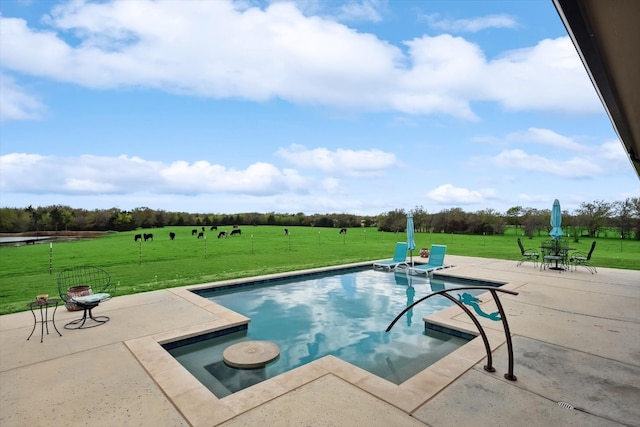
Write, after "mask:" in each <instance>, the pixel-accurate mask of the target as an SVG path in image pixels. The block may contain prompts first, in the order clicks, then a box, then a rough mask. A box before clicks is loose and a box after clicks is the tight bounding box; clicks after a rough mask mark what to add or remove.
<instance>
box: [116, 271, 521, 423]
mask: <svg viewBox="0 0 640 427" xmlns="http://www.w3.org/2000/svg"><path fill="white" fill-rule="evenodd" d="M369 265H372V263H371V262H365V263H356V264H348V265H340V266H332V267H328V268H317V269H308V270H303V271H297V272H294V274H293V275H308V274H315V273H320V272H328V271H333V270H343V269H345V268H351V267H353V268H357V267H366V266H369ZM448 271H451V270H446V271H443V272H442V273H441V274H438V276H440V277H447V276H451V277H459V276H455V275H453V274H447V272H448ZM291 276H292V274H291V272H284V273H277V274H271V275H265V276H258V277H251V278H244V279H238V280H227V281H221V282H214V283H207V284H200V285H195V286H193V285H192V286H185V287H180V288H172V289H168V291H169V292H172V293H173V294H174V295H176V296H178V297H180V298H182V299H184V300H185V301H187V302H189V303H191V304H193V306H194V308H198V309H204V310H206V311H208V312H209V313H211V314H213V315H214V316H215V317H216V320H214V321H212V322H207V323H203V324H197V325H192V326H189V327H184V328H180V329H176V330H172V331H168V332H162V333H157V334H153V335H149V336H144V337H140V338H135V339H131V340H127V341H125V342H124V343H125V345H126V347H127V348H128V349H129V351H130V352H131V353H132V355H133V356H134V357H135V358H136V359H137V360H138V362H139V363H140V364H141V366H142V367H143V368H144V369H145V371H146V372H147V374H148V375H149V376H150V377H151V378H152V379H153V381H154V382H155V383H156V384H157V385H158V387H159V388H160V389H161V390H162V392H163V393H164V394H165V396H166V397H167V398H168V399H169V400H170V401H171V402H172V403H173V405H174V406H175V407H176V409H177V410H178V411H179V412H180V413H181V415H182V416H183V417H184V418H185V419H186V420H187V421H188V422H189V423H190V424H191V425H195V426H198V425H216V424H219V423H222V422H225V421H227V420H230V419H232V418H234V417H236V416H238V415H240V414H242V413H244V412H246V411H249V410H251V409H253V408H255V407H257V406H260V405H262V404H264V403H266V402H269V401H271V400H273V399H275V398H277V397H279V396H282V395H284V394H286V393H289V392H291V391H292V390H294V389H296V388H299V387H301V386H303V385H305V384H308V383H310V382H312V381H315V380H317V379H319V378H321V377H323V376H325V375H334V376H337V377H339V378H341V379H342V380H344V381H346V382H348V383H349V384H351V385H353V386H355V387H357V388H359V389H361V390H363V391H365V392H367V393H370V394H371V395H373V396H375V397H377V398H379V399H381V400H382V401H384V402H386V403H388V404H390V405H393V406H394V407H396V408H398V409H400V410H402V411H404V412H405V413H407V414H409V415H410V414H412V413H413V412H414V411H416V410H417V409H418V408H419V407H421V406H422V405H424V403H426V402H427V401H429V400H430V399H431V398H433V397H434V396H435V395H437V394H438V393H439V392H440V391H441V390H443V389H444V388H445V387H447V386H448V385H449V384H451V383H452V382H453V381H455V380H456V379H458V378H459V377H460V376H462V375H463V374H464V373H465V372H467V371H468V370H470V369H472V368H473V367H474V366H475V365H476V364H478V363H479V362H480V361H481V360H482V359H484V358H485V357H486V352H485V347H484V343H483V342H482V339H481V338H480V337H476V338H475V339H473V340H471V341H470V342H469V343H467V344H465V345H463V346H462V347H460V348H459V349H457V350H454V351H453V352H452V353H450V354H449V355H447V356H446V357H444V358H442V359H440V360H439V361H437V362H435V363H434V364H432V365H431V366H429V367H427V368H426V369H424V370H423V371H421V372H419V373H418V374H416V375H414V376H413V377H411V378H410V379H408V380H407V381H405V382H403V383H402V384H400V385H396V384H393V383H391V382H389V381H387V380H385V379H382V378H380V377H378V376H376V375H373V374H371V373H369V372H367V371H365V370H363V369H361V368H358V367H357V366H354V365H352V364H350V363H348V362H345V361H343V360H341V359H339V358H337V357H334V356H325V357H323V358H321V359H318V360H315V361H313V362H311V363H308V364H306V365H304V366H301V367H299V368H296V369H293V370H291V371H288V372H285V373H283V374H280V375H278V376H276V377H274V378H271V379H268V380H265V381H263V382H260V383H258V384H256V385H254V386H251V387H249V388H246V389H244V390H241V391H238V392H236V393H233V394H232V395H229V396H226V397H224V398H218V397H216V396H215V395H214V394H213V393H212V392H211V391H210V390H209V389H207V388H206V387H205V386H204V385H203V384H202V383H201V382H200V381H199V380H197V379H196V378H195V377H194V376H193V375H192V374H191V373H190V372H189V371H188V370H187V369H186V368H184V367H183V366H182V365H181V364H180V362H178V361H177V360H176V359H175V358H174V357H173V356H171V355H170V354H169V353H168V352H167V351H166V350H165V349H164V348H163V345H164V344H168V343H171V342H175V341H179V340H184V339H188V338H191V337H196V336H199V335H203V334H207V333H210V332H215V331H220V330H223V329H227V328H230V327H234V326H238V325H243V324H247V323H249V322H250V319H248V318H247V317H245V316H243V315H241V314H238V313H235V312H233V311H232V310H230V309H227V308H225V307H223V306H220V305H218V304H216V303H214V302H212V301H209V300H208V299H206V298H204V297H201V296H199V295H197V294H196V293H195V292H194V291H198V290H203V289H208V288H212V287H223V286H229V285H234V284H236V285H237V284H241V283H247V282H253V281H256V280H275V279H278V278H288V277H291ZM475 279H481V278H475ZM502 287H503V288H505V289H511V290H516V289H517V287H519V285H518V284H516V283H507V284H505V285H503V286H502ZM481 299H482V300H483V303H482V305H483V306H485V305H486V307H487V311H489V310H494V309H495V304H493V301H491V298H490V297H489V298H485V297H484V296H482V298H481ZM424 320H428V321H429V322H430V323H433V324H437V325H440V326H442V327H445V328H450V329H455V330H460V331H462V332H465V333H469V334H473V335H477V334H478V331H477V330H474V329H475V326H474V325H473V323H472V322H471V321H470V319H468V318H466V315H465V314H464V313H463V312H461V311H460V309H459V308H457V307H455V306H454V307H450V308H447V309H444V310H441V311H439V312H437V313H434V314H431V315H429V316H427V317H425V319H424ZM481 324H482V325H483V327H484V328H485V331H486V333H487V337H488V340H489V343H490V348H491V351H492V352H493V351H495V350H496V349H497V348H498V347H500V346H501V345H503V344H504V343H505V335H504V331H503V330H502V324H501V323H500V322H490V321H482V320H481ZM495 374H496V375H502V374H501V373H498V372H496V373H495Z"/></svg>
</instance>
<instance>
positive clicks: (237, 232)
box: [230, 228, 242, 236]
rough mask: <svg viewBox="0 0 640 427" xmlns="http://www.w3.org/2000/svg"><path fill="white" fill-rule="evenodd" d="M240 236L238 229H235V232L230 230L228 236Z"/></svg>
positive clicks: (240, 231)
mask: <svg viewBox="0 0 640 427" xmlns="http://www.w3.org/2000/svg"><path fill="white" fill-rule="evenodd" d="M236 234H237V235H238V236H241V235H242V230H240V229H239V228H236V229H235V230H231V234H230V236H235V235H236Z"/></svg>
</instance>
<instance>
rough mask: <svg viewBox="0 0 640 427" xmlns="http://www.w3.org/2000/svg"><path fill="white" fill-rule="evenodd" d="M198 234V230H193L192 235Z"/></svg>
mask: <svg viewBox="0 0 640 427" xmlns="http://www.w3.org/2000/svg"><path fill="white" fill-rule="evenodd" d="M196 234H198V230H196V229H195V228H194V229H193V230H191V235H192V236H195V235H196Z"/></svg>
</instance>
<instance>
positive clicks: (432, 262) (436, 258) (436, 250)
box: [409, 245, 451, 275]
mask: <svg viewBox="0 0 640 427" xmlns="http://www.w3.org/2000/svg"><path fill="white" fill-rule="evenodd" d="M446 252H447V247H446V246H445V245H431V255H429V262H428V263H427V264H421V265H416V266H414V267H410V268H409V272H410V273H412V274H424V275H428V274H429V273H432V272H433V271H435V270H440V269H442V268H448V267H451V266H450V265H445V263H444V255H445V253H446Z"/></svg>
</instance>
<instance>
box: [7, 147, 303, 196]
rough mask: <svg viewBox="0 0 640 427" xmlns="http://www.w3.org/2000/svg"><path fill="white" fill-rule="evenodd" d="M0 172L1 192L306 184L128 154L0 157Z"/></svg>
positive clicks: (294, 178) (253, 168)
mask: <svg viewBox="0 0 640 427" xmlns="http://www.w3.org/2000/svg"><path fill="white" fill-rule="evenodd" d="M0 169H1V170H2V172H3V173H2V175H1V177H0V191H2V192H7V193H38V194H41V193H58V194H124V193H132V192H133V193H135V192H146V193H156V194H183V195H193V194H214V193H230V194H244V195H268V194H279V193H286V192H300V193H304V192H306V188H307V187H308V186H309V179H307V178H305V177H303V176H301V175H299V174H298V173H297V172H296V171H295V170H292V169H283V170H280V169H278V168H277V167H275V166H274V165H271V164H268V163H263V162H258V163H254V164H252V165H249V166H248V167H247V168H246V169H244V170H234V169H228V168H226V167H224V166H220V165H214V164H210V163H209V162H207V161H198V162H195V163H192V164H190V163H187V162H174V163H172V164H169V165H167V164H164V163H161V162H154V161H148V160H143V159H140V158H138V157H128V156H119V157H100V156H91V155H84V156H80V157H56V156H41V155H35V154H24V153H13V154H5V155H2V156H0Z"/></svg>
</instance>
